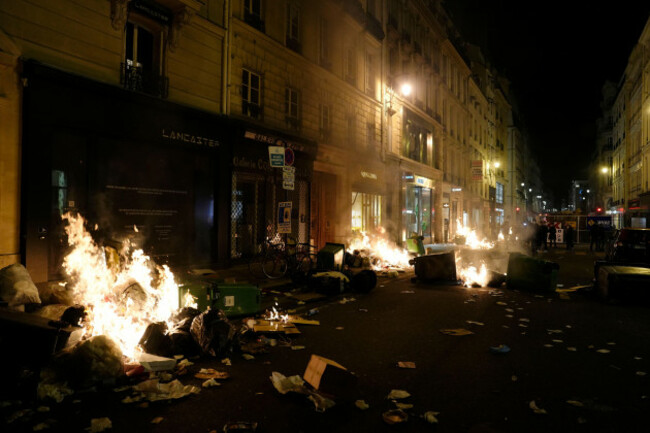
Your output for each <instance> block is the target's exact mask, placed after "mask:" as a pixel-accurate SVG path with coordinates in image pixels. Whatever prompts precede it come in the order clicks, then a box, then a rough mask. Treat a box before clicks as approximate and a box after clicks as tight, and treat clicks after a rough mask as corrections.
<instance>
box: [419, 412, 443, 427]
mask: <svg viewBox="0 0 650 433" xmlns="http://www.w3.org/2000/svg"><path fill="white" fill-rule="evenodd" d="M438 415H440V412H434V411H432V410H430V411H427V412H424V415H422V418H424V420H425V421H426V422H428V423H429V424H438V418H437V416H438Z"/></svg>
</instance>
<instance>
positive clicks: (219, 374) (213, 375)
mask: <svg viewBox="0 0 650 433" xmlns="http://www.w3.org/2000/svg"><path fill="white" fill-rule="evenodd" d="M194 377H196V378H197V379H228V378H229V377H230V374H229V373H226V372H225V371H218V370H215V369H214V368H202V369H201V370H200V371H199V372H198V373H196V374H195V375H194Z"/></svg>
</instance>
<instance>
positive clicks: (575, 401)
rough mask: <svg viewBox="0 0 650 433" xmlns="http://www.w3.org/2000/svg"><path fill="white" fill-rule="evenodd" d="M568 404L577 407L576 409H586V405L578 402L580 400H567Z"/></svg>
mask: <svg viewBox="0 0 650 433" xmlns="http://www.w3.org/2000/svg"><path fill="white" fill-rule="evenodd" d="M566 402H567V403H568V404H570V405H571V406H575V407H585V405H584V404H583V403H582V402H581V401H578V400H567V401H566Z"/></svg>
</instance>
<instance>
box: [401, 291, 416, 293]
mask: <svg viewBox="0 0 650 433" xmlns="http://www.w3.org/2000/svg"><path fill="white" fill-rule="evenodd" d="M400 293H415V290H402V291H401V292H400Z"/></svg>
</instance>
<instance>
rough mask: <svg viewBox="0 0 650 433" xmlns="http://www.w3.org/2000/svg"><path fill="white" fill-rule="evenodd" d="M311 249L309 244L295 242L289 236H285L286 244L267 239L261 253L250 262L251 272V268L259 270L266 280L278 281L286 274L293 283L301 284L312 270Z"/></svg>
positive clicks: (312, 255) (313, 261)
mask: <svg viewBox="0 0 650 433" xmlns="http://www.w3.org/2000/svg"><path fill="white" fill-rule="evenodd" d="M313 249H314V247H313V246H312V245H311V244H309V243H306V242H297V241H296V240H295V239H294V238H293V237H291V236H287V240H286V242H272V241H271V240H269V239H267V240H266V241H265V243H264V250H263V252H262V253H261V254H260V255H258V256H256V257H254V258H253V259H252V260H251V263H250V267H251V272H252V270H253V268H261V270H262V273H263V274H264V276H265V277H266V278H269V279H278V278H282V277H284V276H286V275H287V274H288V275H289V277H290V278H291V280H292V281H293V282H294V283H303V282H304V281H305V280H306V279H307V277H308V276H309V273H310V272H311V270H312V269H313V268H314V264H315V257H316V254H315V253H314V251H313Z"/></svg>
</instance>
